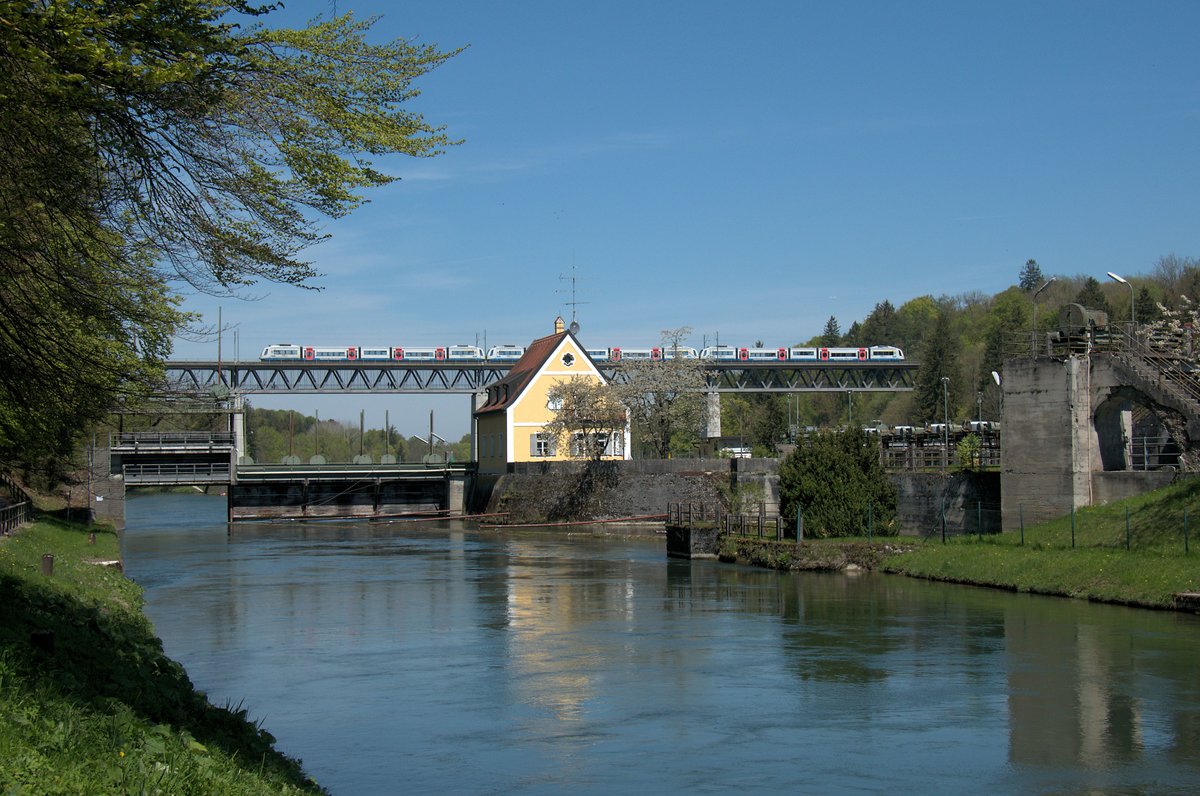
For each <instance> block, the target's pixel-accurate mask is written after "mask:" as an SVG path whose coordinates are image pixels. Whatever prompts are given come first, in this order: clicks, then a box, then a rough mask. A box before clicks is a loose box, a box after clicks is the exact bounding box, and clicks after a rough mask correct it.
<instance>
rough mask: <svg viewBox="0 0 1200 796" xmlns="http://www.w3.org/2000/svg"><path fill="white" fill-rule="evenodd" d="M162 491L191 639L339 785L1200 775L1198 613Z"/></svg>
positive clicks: (959, 782)
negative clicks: (259, 521) (232, 507)
mask: <svg viewBox="0 0 1200 796" xmlns="http://www.w3.org/2000/svg"><path fill="white" fill-rule="evenodd" d="M143 500H144V499H137V500H133V501H131V502H130V528H129V531H128V532H127V534H126V537H125V546H126V558H127V568H128V571H129V572H130V573H131V575H132V576H133V577H134V578H135V579H137V580H138V581H139V582H142V583H143V585H145V586H146V587H147V597H148V601H149V612H150V614H151V616H152V618H153V619H154V620H155V622H156V625H157V627H158V628H159V631H160V632H161V633H162V635H163V637H164V641H165V643H166V647H167V650H168V652H169V653H170V654H172V655H174V656H176V657H177V658H179V659H180V660H181V661H183V663H184V664H185V665H186V666H187V668H188V670H189V672H190V673H191V674H192V676H193V678H194V679H195V680H196V681H197V682H198V684H199V685H201V687H203V688H206V689H207V690H209V692H210V694H211V695H212V696H213V697H214V699H215V701H217V702H221V701H224V700H226V699H228V700H229V701H232V702H234V703H237V702H239V701H241V700H245V702H246V705H247V707H248V708H250V710H251V712H252V715H255V716H256V717H260V718H264V717H265V718H266V722H267V726H268V727H269V729H271V731H272V732H273V733H275V734H276V735H277V736H278V737H279V738H280V740H281V743H282V745H283V747H284V749H285V750H286V751H288V752H289V753H291V754H294V755H297V756H300V757H302V758H303V759H304V760H305V762H306V765H307V767H308V768H309V770H310V771H311V772H312V773H314V774H315V775H316V776H317V777H318V779H319V780H320V781H321V782H322V783H324V784H326V785H327V786H329V787H330V788H332V789H333V790H334V791H335V792H345V793H373V792H375V793H388V792H394V790H395V787H396V784H397V782H399V781H403V782H404V783H405V785H406V786H407V787H409V788H411V789H417V790H422V789H423V790H435V789H436V790H461V791H465V792H478V791H497V790H499V791H518V792H561V791H562V790H566V789H571V790H579V791H585V792H601V791H604V792H611V791H613V790H640V791H644V790H650V789H659V790H683V789H685V788H686V789H698V790H726V789H731V788H735V787H736V788H742V789H745V788H746V787H747V786H746V782H747V776H746V775H747V772H753V778H752V781H753V785H752V786H750V788H749V789H751V790H756V791H772V790H783V789H795V786H796V783H809V784H814V785H818V784H819V785H822V786H827V785H828V786H832V787H820V788H819V789H820V790H822V791H824V790H847V789H855V790H867V791H872V790H882V789H884V788H887V789H891V790H900V791H913V790H920V791H921V792H922V793H960V792H964V791H968V790H969V791H977V790H981V789H987V790H991V791H996V792H1008V793H1024V792H1031V791H1042V792H1069V793H1074V792H1131V793H1132V792H1140V791H1147V792H1149V791H1153V792H1192V791H1194V790H1196V789H1197V788H1198V787H1200V776H1198V773H1200V772H1197V762H1198V761H1200V754H1198V752H1200V748H1198V740H1200V731H1198V730H1200V712H1198V711H1200V684H1198V682H1197V676H1196V667H1195V664H1194V662H1195V659H1196V653H1197V651H1198V649H1200V648H1198V642H1200V623H1198V622H1197V621H1196V619H1195V618H1194V617H1187V616H1175V615H1168V614H1156V613H1151V612H1145V611H1132V610H1125V609H1119V608H1112V607H1104V606H1092V605H1087V604H1080V603H1075V602H1071V601H1066V600H1051V599H1046V598H1037V597H1030V596H1027V595H1013V594H1006V593H1001V592H991V591H985V590H978V589H970V588H965V587H953V586H943V585H937V584H928V583H922V582H919V581H913V580H908V579H903V578H893V577H886V576H878V575H871V574H863V575H857V576H848V575H813V574H804V575H796V574H780V573H774V572H764V571H761V570H754V569H749V568H742V567H734V566H728V565H721V564H717V563H714V562H686V561H678V560H669V559H666V558H665V556H664V554H663V550H662V544H661V542H660V541H659V540H636V539H619V538H618V539H613V538H593V537H590V536H587V535H574V536H571V537H569V538H562V537H556V536H553V535H548V534H535V533H525V534H522V533H508V534H500V533H479V532H476V531H472V530H469V529H464V528H463V527H462V526H461V525H457V524H455V523H451V522H441V523H433V524H429V525H422V526H417V525H412V524H403V525H402V524H396V525H382V524H368V523H347V524H339V523H324V524H291V525H239V526H236V527H235V528H234V530H233V531H232V533H227V530H226V527H225V526H224V525H223V524H221V523H220V522H219V518H220V516H221V515H220V513H219V511H218V512H217V513H216V514H215V515H214V519H211V520H207V521H206V520H205V519H204V517H203V515H202V514H201V516H199V517H198V516H196V515H197V513H198V512H197V511H196V509H195V508H194V506H191V505H189V508H188V510H187V512H181V511H180V510H179V509H178V508H175V507H176V506H177V505H178V504H177V503H170V502H165V503H164V502H162V501H161V500H159V499H158V498H154V499H151V500H150V502H149V503H143V502H142V501H143ZM164 500H165V499H164ZM173 500H175V501H178V499H177V498H175V499H173ZM139 504H141V506H139ZM139 512H144V513H142V514H140V516H139ZM183 513H187V514H190V515H191V516H190V517H182V516H179V515H181V514H183Z"/></svg>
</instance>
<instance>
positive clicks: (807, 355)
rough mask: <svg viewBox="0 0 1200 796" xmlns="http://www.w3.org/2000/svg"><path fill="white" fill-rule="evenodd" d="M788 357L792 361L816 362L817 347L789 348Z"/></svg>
mask: <svg viewBox="0 0 1200 796" xmlns="http://www.w3.org/2000/svg"><path fill="white" fill-rule="evenodd" d="M788 359H789V360H790V361H792V362H816V361H817V349H815V348H805V347H793V348H789V349H788Z"/></svg>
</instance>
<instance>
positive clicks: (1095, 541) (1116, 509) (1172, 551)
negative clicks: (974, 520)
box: [882, 480, 1200, 608]
mask: <svg viewBox="0 0 1200 796" xmlns="http://www.w3.org/2000/svg"><path fill="white" fill-rule="evenodd" d="M1126 510H1128V532H1127V531H1126V527H1127V526H1126ZM1185 512H1186V514H1187V517H1188V520H1187V526H1188V527H1187V537H1188V538H1187V540H1186V547H1187V548H1188V550H1185V523H1184V516H1185ZM1197 525H1200V480H1189V481H1184V482H1181V483H1178V484H1174V485H1172V486H1169V487H1166V488H1164V489H1159V490H1156V491H1154V492H1149V493H1146V494H1144V495H1138V496H1136V497H1132V498H1129V499H1127V500H1122V501H1117V502H1114V503H1111V504H1108V505H1106V506H1095V507H1090V508H1086V509H1082V510H1080V511H1077V512H1076V513H1075V518H1074V533H1073V534H1072V518H1071V516H1070V515H1067V516H1065V517H1060V518H1058V519H1055V520H1053V521H1051V522H1047V523H1044V524H1041V525H1037V526H1031V527H1027V528H1026V529H1025V532H1024V543H1023V544H1022V535H1021V532H1020V530H1019V528H1018V529H1013V530H1009V531H1006V532H1005V533H1002V534H984V535H983V537H982V539H980V538H979V537H977V536H962V537H954V538H952V539H949V540H948V541H947V542H946V543H945V544H942V542H941V540H940V537H936V536H935V537H930V538H929V539H927V540H925V541H924V542H923V543H921V544H919V545H918V546H917V547H916V549H914V550H913V551H911V552H907V553H904V554H901V555H893V556H890V557H888V558H887V559H885V561H884V563H883V567H882V568H883V569H884V570H886V571H889V572H897V573H902V574H906V575H913V576H917V577H924V578H933V579H936V580H947V581H954V582H958V583H975V584H980V585H987V586H996V587H999V588H1005V589H1014V590H1017V591H1027V592H1034V593H1040V594H1059V595H1064V596H1068V597H1078V598H1086V599H1090V600H1099V601H1104V602H1117V603H1126V604H1130V605H1141V606H1146V607H1154V608H1170V607H1172V606H1174V604H1175V600H1174V595H1175V594H1177V593H1179V592H1196V591H1200V549H1197V544H1196V543H1195V542H1196V540H1193V539H1191V538H1190V537H1191V536H1192V532H1193V530H1194V526H1197ZM1072 536H1073V537H1074V540H1073V542H1072ZM1072 544H1073V545H1074V546H1073V547H1072ZM1127 545H1128V547H1127Z"/></svg>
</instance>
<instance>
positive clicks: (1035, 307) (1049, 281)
mask: <svg viewBox="0 0 1200 796" xmlns="http://www.w3.org/2000/svg"><path fill="white" fill-rule="evenodd" d="M1056 281H1058V277H1057V276H1052V277H1050V278H1049V279H1047V280H1046V281H1045V282H1044V283H1043V284H1042V286H1041V287H1039V288H1038V289H1037V290H1035V291H1033V355H1034V356H1035V357H1036V356H1037V334H1038V325H1037V316H1038V300H1037V298H1038V296H1040V295H1041V294H1042V291H1043V290H1045V289H1046V288H1048V287H1050V286H1051V285H1052V284H1054V283H1055V282H1056Z"/></svg>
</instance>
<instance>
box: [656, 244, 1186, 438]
mask: <svg viewBox="0 0 1200 796" xmlns="http://www.w3.org/2000/svg"><path fill="white" fill-rule="evenodd" d="M1121 276H1123V278H1125V279H1126V280H1127V282H1126V283H1124V284H1122V283H1119V282H1117V281H1116V280H1113V279H1110V278H1109V277H1108V276H1107V275H1106V274H1100V275H1099V277H1097V276H1092V275H1077V276H1066V275H1063V274H1053V273H1045V272H1043V269H1042V267H1041V266H1040V265H1039V264H1038V263H1037V262H1036V261H1034V260H1029V261H1027V262H1026V263H1025V264H1024V266H1023V267H1019V268H1017V267H1014V269H1013V278H1014V282H1013V286H1012V287H1010V288H1008V289H1007V290H1005V291H1003V292H1001V293H998V294H996V295H994V296H988V295H984V294H982V293H978V292H973V291H965V292H963V293H959V294H957V295H953V296H951V295H941V296H933V295H925V296H918V297H917V298H914V299H911V300H909V301H906V302H904V303H903V304H901V305H900V306H899V307H897V306H895V305H894V304H893V303H892V302H891V301H890V300H889V299H887V298H886V297H884V298H881V299H880V300H879V302H878V303H877V304H876V305H875V307H874V309H873V310H872V311H871V313H870V314H869V315H867V317H866V318H863V319H861V320H854V321H851V322H850V324H849V325H848V326H847V325H846V324H845V323H843V319H839V318H834V317H831V318H829V319H828V320H827V321H826V322H825V325H824V328H823V329H822V330H821V332H820V333H819V334H815V335H813V336H812V337H808V338H803V339H799V340H796V341H795V342H796V343H797V344H807V345H817V344H820V345H830V346H834V345H843V346H850V345H854V346H857V345H881V344H891V345H898V346H900V347H901V348H903V349H904V351H905V354H906V356H907V357H908V359H910V360H912V361H915V362H919V363H921V369H920V371H919V372H918V374H917V378H916V389H915V390H914V391H913V392H909V393H855V394H853V395H851V394H849V393H841V394H836V395H833V394H830V395H817V396H781V395H769V394H742V395H725V396H723V397H722V402H721V429H722V432H723V434H724V435H725V436H726V437H741V438H742V439H744V440H745V442H746V444H747V445H752V446H754V447H755V448H756V450H757V451H758V452H759V453H762V454H766V453H769V452H772V451H774V450H776V448H777V446H778V444H779V443H780V442H781V441H783V440H785V439H787V438H788V436H789V434H790V433H791V432H792V431H793V430H795V429H804V428H806V427H818V428H826V427H831V426H843V425H847V424H849V423H850V422H851V421H852V422H853V424H854V425H870V424H873V423H875V422H876V421H882V422H883V423H885V424H888V425H923V424H926V423H929V422H936V421H939V420H941V417H942V413H943V394H942V381H941V378H942V377H943V376H948V377H949V379H950V381H949V384H948V385H947V392H948V403H949V414H950V419H951V421H952V422H953V421H961V420H966V419H970V418H975V417H976V416H977V415H982V418H983V419H985V420H987V419H992V420H994V419H997V418H998V416H999V401H1000V392H999V388H998V387H997V386H996V383H995V381H994V380H993V378H992V371H999V370H1000V369H1001V361H1002V360H1003V358H1004V356H1005V355H1006V353H1007V354H1008V355H1010V356H1011V355H1013V354H1015V353H1017V352H1018V351H1021V350H1025V348H1024V347H1026V346H1030V345H1032V339H1033V337H1034V329H1035V324H1036V329H1037V330H1038V331H1039V332H1046V331H1051V330H1053V329H1056V328H1057V327H1058V313H1059V310H1060V308H1061V307H1063V306H1064V305H1067V304H1071V303H1077V304H1082V305H1083V306H1085V307H1086V308H1088V309H1092V310H1101V311H1103V312H1106V313H1108V318H1109V322H1110V324H1116V325H1118V326H1120V325H1123V324H1126V323H1128V322H1129V321H1130V320H1131V316H1130V313H1131V309H1132V310H1133V311H1134V312H1136V319H1137V323H1138V325H1139V326H1144V325H1146V324H1150V323H1153V322H1155V321H1157V320H1158V319H1159V318H1160V316H1161V314H1162V310H1163V309H1166V310H1167V311H1180V310H1182V309H1184V308H1186V307H1188V306H1189V304H1190V301H1189V300H1190V299H1192V298H1194V297H1196V296H1200V259H1197V258H1194V257H1181V256H1178V255H1175V254H1170V255H1167V256H1165V257H1162V258H1160V259H1159V260H1158V261H1157V262H1156V263H1153V264H1151V265H1150V266H1149V267H1148V268H1147V269H1146V273H1144V274H1141V275H1132V274H1130V273H1127V274H1123V275H1121ZM1101 279H1102V280H1103V281H1100V280H1101ZM843 328H845V331H844V332H843V331H842V329H843ZM677 442H678V448H679V449H680V450H681V451H682V449H683V448H685V447H686V446H687V445H688V444H689V441H688V440H685V439H682V438H681V439H679V440H678V441H677Z"/></svg>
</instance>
